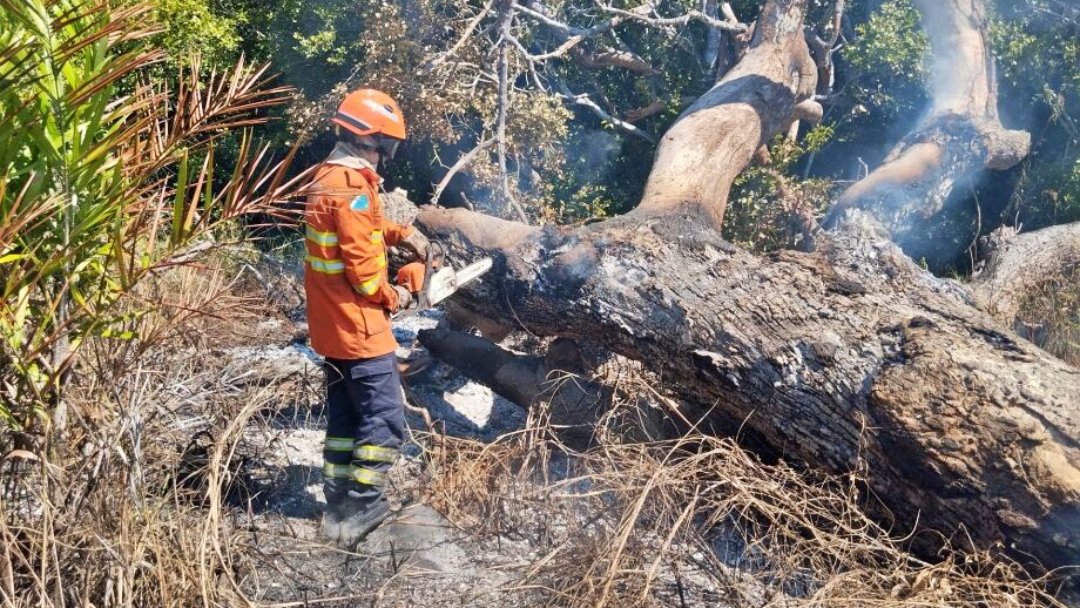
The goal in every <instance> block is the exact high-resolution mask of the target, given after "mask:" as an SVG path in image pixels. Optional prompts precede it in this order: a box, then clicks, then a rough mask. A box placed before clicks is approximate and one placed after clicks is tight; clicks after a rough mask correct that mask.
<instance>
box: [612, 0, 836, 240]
mask: <svg viewBox="0 0 1080 608" xmlns="http://www.w3.org/2000/svg"><path fill="white" fill-rule="evenodd" d="M804 12H805V2H801V1H798V0H782V1H778V2H772V3H769V4H768V5H766V8H765V9H764V10H763V12H762V15H761V17H760V18H759V19H758V21H757V25H756V26H755V32H754V37H753V39H752V41H751V43H750V50H749V51H747V53H746V55H745V56H744V57H743V59H742V61H740V62H739V64H738V65H736V66H735V67H734V68H733V69H732V70H731V71H729V72H728V73H727V75H726V76H724V78H723V79H721V80H720V82H718V83H717V84H716V86H714V87H713V88H712V89H711V90H710V91H709V92H708V93H706V94H704V95H702V96H701V97H700V98H699V99H698V100H697V101H696V102H695V103H694V104H693V105H692V106H690V108H689V109H688V110H687V111H686V112H685V113H684V114H683V115H682V116H681V117H680V118H679V120H678V121H677V122H676V123H675V125H674V126H672V127H671V129H670V130H669V131H668V132H667V133H666V134H665V135H664V137H663V139H661V141H660V147H659V149H658V150H657V153H656V162H655V164H654V166H653V170H652V172H651V173H650V175H649V181H648V183H647V185H646V186H645V193H644V195H643V197H642V200H641V204H640V205H639V206H638V208H637V209H635V210H634V211H633V213H632V214H633V215H635V216H637V217H644V216H649V215H656V214H667V213H686V214H689V215H693V216H695V217H701V218H705V219H706V220H707V221H709V222H710V223H711V224H712V225H713V226H714V227H717V228H719V227H720V225H721V224H722V223H723V219H724V211H725V210H726V208H727V197H728V191H729V189H730V186H731V182H732V180H733V179H734V178H735V176H736V175H737V174H738V173H739V172H740V171H742V168H743V167H745V166H746V165H747V163H748V162H749V161H750V157H751V155H752V154H753V153H754V151H755V150H757V149H758V148H759V147H760V146H762V145H764V144H765V143H767V142H768V140H769V139H770V138H771V137H772V136H773V134H775V133H776V132H778V131H779V130H780V129H783V128H785V127H786V126H787V125H788V124H790V122H791V117H792V115H793V112H794V109H795V106H796V105H797V104H798V103H799V102H801V101H803V100H805V99H808V98H809V97H810V96H811V95H813V93H814V90H815V87H816V83H817V80H816V75H815V72H814V66H813V62H812V61H811V59H810V54H809V50H808V49H807V47H806V41H805V40H804V39H803V33H802V19H803V15H804Z"/></svg>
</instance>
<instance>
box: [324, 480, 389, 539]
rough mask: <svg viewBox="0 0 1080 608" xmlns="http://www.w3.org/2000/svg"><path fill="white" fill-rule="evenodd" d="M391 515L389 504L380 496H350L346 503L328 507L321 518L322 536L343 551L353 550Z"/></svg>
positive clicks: (350, 493) (351, 493)
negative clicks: (345, 548) (346, 549)
mask: <svg viewBox="0 0 1080 608" xmlns="http://www.w3.org/2000/svg"><path fill="white" fill-rule="evenodd" d="M389 515H390V503H389V502H388V501H387V500H386V497H385V496H383V495H382V493H381V492H380V493H378V494H367V495H364V494H358V493H355V492H349V496H348V498H347V499H346V500H344V501H341V502H340V503H339V504H338V505H335V506H334V507H331V506H330V505H329V504H328V505H327V513H326V516H324V518H323V534H324V535H325V536H326V537H327V538H328V539H330V540H332V541H335V542H337V543H339V544H340V545H341V546H343V547H354V546H356V544H357V543H359V542H360V541H362V540H364V538H365V537H367V535H368V534H371V532H372V531H374V530H375V529H376V528H378V527H379V524H381V523H382V522H383V521H384V520H386V518H387V517H388V516H389Z"/></svg>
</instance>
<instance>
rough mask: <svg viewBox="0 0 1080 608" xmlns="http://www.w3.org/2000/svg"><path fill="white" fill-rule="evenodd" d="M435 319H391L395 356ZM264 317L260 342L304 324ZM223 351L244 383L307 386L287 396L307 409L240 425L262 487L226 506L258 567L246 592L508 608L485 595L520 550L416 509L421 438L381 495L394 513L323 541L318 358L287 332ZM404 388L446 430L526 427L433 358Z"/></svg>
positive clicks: (329, 600)
mask: <svg viewBox="0 0 1080 608" xmlns="http://www.w3.org/2000/svg"><path fill="white" fill-rule="evenodd" d="M437 321H438V319H437V317H436V316H435V315H426V316H420V317H415V318H413V319H409V320H408V321H407V322H405V323H401V324H398V327H396V328H395V335H396V336H397V337H398V340H399V343H400V345H401V348H400V349H399V352H398V354H399V355H401V356H410V355H413V349H414V348H416V346H415V337H416V331H417V330H419V329H422V328H425V327H433V326H434V325H435V324H436V323H437ZM264 323H265V325H266V326H267V330H268V331H266V332H265V335H267V336H268V337H272V336H278V337H280V336H282V335H288V334H290V333H292V334H296V333H299V334H302V333H303V329H304V328H303V326H302V324H299V325H298V326H297V327H295V328H293V330H292V331H284V332H282V331H280V330H281V327H280V324H288V323H289V322H288V321H287V320H270V321H266V322H264ZM272 339H273V338H271V340H272ZM233 357H234V360H233V363H232V364H231V365H230V367H235V368H237V369H244V370H245V371H244V372H241V373H247V372H250V378H251V380H252V381H258V382H260V383H262V382H269V383H271V384H273V383H281V384H283V385H284V384H288V386H290V390H293V391H300V392H304V393H307V394H304V395H294V396H293V398H292V402H293V403H294V404H304V403H309V404H311V405H310V406H309V407H307V408H304V407H303V405H298V406H296V407H287V408H283V409H282V410H281V411H279V412H274V413H271V417H270V420H269V422H270V423H271V424H270V425H264V424H253V425H252V428H251V429H250V437H249V439H250V440H251V443H253V444H261V445H262V446H263V448H264V449H260V450H258V453H260V454H262V455H263V457H264V458H266V459H267V460H266V462H263V463H261V465H262V466H261V467H260V468H262V469H263V471H264V475H265V479H262V480H260V481H259V482H257V483H261V484H262V486H263V487H262V488H260V489H259V491H258V492H256V493H254V496H251V495H250V493H249V494H247V496H248V499H247V500H246V501H245V500H241V501H237V504H235V505H234V511H233V522H234V524H235V525H236V527H237V531H238V532H239V533H242V534H246V535H248V536H249V540H248V541H247V544H248V546H249V547H250V548H251V549H252V551H253V554H254V555H255V556H256V562H255V563H257V564H258V565H257V566H256V567H254V568H251V569H250V572H248V573H247V576H246V578H245V582H244V590H245V592H246V593H247V594H248V595H249V597H250V598H251V599H253V600H257V601H260V602H266V603H271V604H274V603H289V602H300V603H301V604H300V605H303V603H304V602H311V601H317V602H318V605H322V606H337V605H340V606H356V605H376V604H377V605H388V606H393V605H410V606H450V605H453V606H461V605H477V604H481V605H484V604H488V602H489V601H490V602H492V603H491V604H488V605H513V603H511V602H510V600H509V598H502V599H499V600H498V601H495V600H494V599H492V596H493V595H495V596H502V595H503V592H501V591H500V588H502V587H504V586H513V581H514V579H515V575H514V574H513V572H512V569H510V568H508V566H511V565H514V564H521V563H527V560H528V558H529V557H530V555H529V553H530V549H529V547H528V546H527V545H526V544H524V543H514V542H511V541H509V540H507V539H499V540H497V541H495V542H492V541H480V540H478V539H475V538H473V537H472V536H470V534H469V532H468V531H467V530H462V529H459V528H457V527H455V526H454V525H453V524H451V523H450V522H448V521H447V520H446V519H444V518H443V517H442V516H441V515H440V514H439V513H438V512H437V511H435V510H434V509H432V508H431V507H429V506H427V505H426V504H424V491H423V487H422V486H423V483H424V478H425V473H424V471H423V470H422V469H423V466H422V465H421V462H422V460H423V459H422V457H421V450H422V449H423V448H422V447H421V445H420V444H419V443H415V442H414V443H410V444H409V445H407V446H406V448H405V450H404V456H403V458H402V459H401V460H400V461H399V462H398V464H397V465H396V466H395V467H394V470H393V472H392V485H391V488H390V495H391V500H392V502H393V504H394V506H395V507H396V508H397V509H399V511H398V514H397V515H396V516H395V517H394V518H393V519H392V520H390V522H389V523H387V524H385V525H384V526H382V527H381V528H379V529H378V530H377V531H376V532H374V533H373V534H372V535H371V536H370V537H369V538H368V539H366V540H365V541H364V542H363V543H361V544H360V545H359V546H357V547H356V548H355V549H354V550H352V551H350V550H345V549H342V548H339V547H335V546H331V545H328V544H327V543H325V542H323V541H322V539H320V537H319V518H320V516H321V513H322V509H323V506H324V504H325V501H324V498H323V494H322V486H321V484H322V476H321V472H320V469H321V466H322V440H323V432H324V428H325V416H324V412H323V409H322V408H323V403H322V386H321V374H322V372H321V370H320V369H319V359H318V356H317V355H315V353H313V352H312V351H310V349H308V348H307V347H306V345H305V344H304V343H303V342H301V341H300V340H298V339H295V338H294V339H293V340H290V343H288V344H275V343H273V342H272V341H270V343H267V344H265V345H262V346H254V345H245V346H243V347H240V348H237V349H236V350H235V352H234V353H233ZM297 378H301V379H302V381H300V382H296V381H295V380H296V379H297ZM290 380H291V382H290ZM410 394H411V396H412V398H413V399H414V401H415V402H417V403H419V404H422V405H423V406H424V407H426V408H427V409H428V411H429V412H430V413H431V415H432V417H433V419H434V420H435V421H437V422H438V423H439V424H440V426H441V427H442V428H443V429H444V432H445V433H446V434H448V435H451V436H455V437H462V438H472V439H477V440H480V441H491V440H492V439H494V438H496V437H498V436H499V435H502V434H504V433H508V432H512V431H514V430H517V429H519V428H521V427H522V426H523V425H524V423H525V412H523V411H522V410H521V409H520V408H518V407H516V406H514V405H513V404H511V403H509V402H508V401H506V400H504V399H502V398H501V397H499V396H497V395H494V394H492V392H491V391H490V390H489V389H487V388H486V387H483V386H480V385H477V384H475V383H473V382H470V381H468V380H467V379H465V378H463V377H462V376H460V375H459V374H457V373H456V372H454V371H453V370H452V369H450V368H448V367H446V366H443V365H441V364H436V365H435V366H433V367H432V368H430V369H429V370H427V371H426V372H423V373H421V374H419V375H418V377H416V378H415V379H413V380H412V381H411V382H410ZM408 424H409V427H410V430H423V429H424V428H425V423H424V421H423V420H422V419H421V418H420V417H419V416H417V415H416V414H413V413H410V414H409V415H408ZM485 597H486V598H487V599H486V600H485V599H483V598H485ZM358 602H359V603H358Z"/></svg>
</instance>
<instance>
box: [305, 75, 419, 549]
mask: <svg viewBox="0 0 1080 608" xmlns="http://www.w3.org/2000/svg"><path fill="white" fill-rule="evenodd" d="M333 123H334V125H335V132H336V134H337V137H338V142H337V145H336V147H335V148H334V150H333V151H332V152H331V153H330V156H329V157H328V158H327V159H326V160H325V161H324V162H323V163H322V165H321V166H320V167H319V168H318V170H317V171H316V173H315V176H314V179H313V183H312V189H311V191H310V194H309V195H308V198H307V202H306V206H305V216H304V221H305V224H306V225H305V231H306V237H307V238H306V245H307V257H306V258H305V264H304V288H305V291H306V292H307V307H308V325H309V332H310V336H311V346H312V348H313V349H314V350H315V351H316V352H318V353H319V354H320V355H322V356H323V357H324V358H325V360H326V363H325V371H326V376H327V378H326V380H327V382H326V398H327V409H328V415H327V418H328V420H327V428H326V439H325V443H324V445H323V459H324V464H323V479H324V483H323V488H324V490H325V492H326V511H325V512H324V514H323V534H324V535H325V536H326V537H327V538H329V539H330V540H334V541H338V542H341V543H343V544H346V545H354V544H355V543H356V542H358V541H360V540H362V539H363V538H364V537H365V536H366V535H367V534H368V533H370V532H371V531H372V530H374V529H375V528H376V527H378V525H379V524H380V523H381V522H382V521H383V520H384V519H386V517H387V516H388V515H389V513H390V508H389V504H388V503H387V500H386V497H385V495H384V493H383V487H384V485H385V483H386V476H387V471H388V470H389V469H390V466H391V465H392V464H393V463H394V461H395V460H397V457H398V451H399V449H400V448H401V444H402V441H403V440H404V435H405V412H404V401H403V397H402V391H401V386H400V380H399V377H400V376H399V370H398V366H397V361H396V358H395V354H394V351H395V349H396V348H397V342H396V341H395V340H394V334H393V332H391V330H390V314H391V313H393V312H396V311H398V310H401V309H404V308H406V307H408V306H409V304H410V303H411V301H412V293H410V291H409V289H408V288H406V287H404V286H401V287H399V286H395V285H393V284H391V283H390V281H389V279H388V270H387V267H386V248H387V247H392V246H396V247H398V248H399V249H403V250H405V251H407V252H411V253H412V254H414V255H416V256H423V255H424V253H425V250H426V247H427V241H426V239H424V237H423V235H421V234H420V233H419V232H417V231H416V230H415V229H413V227H412V226H403V225H399V224H395V223H393V222H390V221H388V220H387V219H386V218H385V217H384V216H383V209H382V205H381V202H380V200H379V193H378V190H379V184H380V182H381V181H382V179H381V178H380V177H379V175H378V173H377V172H376V170H377V168H378V166H379V165H380V163H385V162H386V161H388V160H390V159H392V158H393V157H394V153H395V151H396V150H397V147H398V145H399V144H400V143H401V142H402V141H404V140H405V117H404V116H403V115H402V113H401V110H400V109H399V108H398V105H397V103H396V102H395V101H394V100H393V99H392V98H391V97H390V96H389V95H387V94H386V93H383V92H381V91H376V90H372V89H363V90H359V91H355V92H353V93H350V94H349V95H348V96H346V97H345V100H344V101H342V103H341V105H340V107H339V108H338V111H337V114H336V115H335V116H334V118H333Z"/></svg>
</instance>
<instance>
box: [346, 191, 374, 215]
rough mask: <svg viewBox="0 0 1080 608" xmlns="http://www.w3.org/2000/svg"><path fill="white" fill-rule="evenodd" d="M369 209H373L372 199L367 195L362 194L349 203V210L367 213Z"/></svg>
mask: <svg viewBox="0 0 1080 608" xmlns="http://www.w3.org/2000/svg"><path fill="white" fill-rule="evenodd" d="M369 207H371V199H370V198H368V195H366V194H361V195H360V196H358V197H356V198H354V199H353V200H352V202H351V203H349V208H350V209H352V210H353V211H367V210H368V208H369Z"/></svg>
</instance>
